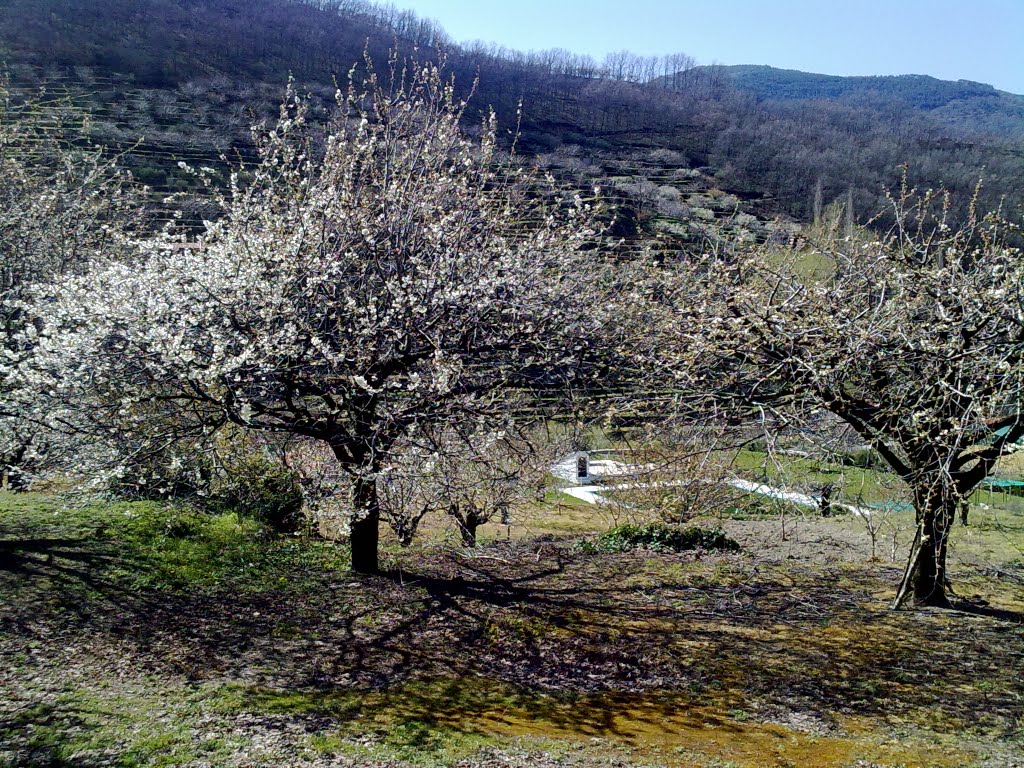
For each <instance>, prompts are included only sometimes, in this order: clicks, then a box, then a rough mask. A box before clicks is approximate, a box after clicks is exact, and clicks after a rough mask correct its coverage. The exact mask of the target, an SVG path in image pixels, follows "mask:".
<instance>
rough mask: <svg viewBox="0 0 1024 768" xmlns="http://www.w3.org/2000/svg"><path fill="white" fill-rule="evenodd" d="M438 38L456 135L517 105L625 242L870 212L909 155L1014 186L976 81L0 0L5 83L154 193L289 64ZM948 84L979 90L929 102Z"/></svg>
mask: <svg viewBox="0 0 1024 768" xmlns="http://www.w3.org/2000/svg"><path fill="white" fill-rule="evenodd" d="M439 47H440V48H443V49H444V50H445V51H446V52H447V67H448V68H449V70H451V71H452V72H453V74H454V75H455V77H456V82H457V83H458V84H459V85H460V87H462V88H463V89H464V90H466V91H468V90H469V89H470V88H471V87H472V85H473V83H474V81H477V80H478V85H477V87H476V92H475V94H474V96H473V100H472V102H471V105H472V107H471V109H470V110H469V112H468V113H467V127H468V128H472V125H473V123H477V124H478V121H479V119H480V115H481V113H482V112H484V111H485V110H486V109H487V108H488V107H493V108H494V109H495V110H496V111H497V113H498V117H499V120H500V123H501V125H502V126H503V127H505V128H511V127H513V126H515V124H516V120H517V117H516V112H517V106H518V104H519V102H520V101H522V104H523V120H522V136H521V140H520V144H519V146H520V149H521V150H522V151H524V152H525V153H528V154H532V155H533V156H535V157H537V158H538V159H539V161H540V162H541V163H542V164H544V165H545V166H546V167H548V168H550V169H552V171H553V172H554V173H555V174H556V175H558V176H560V177H562V178H564V179H566V180H567V181H569V182H570V183H579V184H580V185H581V186H582V185H586V187H589V186H591V185H592V184H594V183H600V184H601V185H602V186H603V187H604V188H605V189H611V190H614V193H615V195H617V197H618V199H619V200H621V201H622V203H623V207H622V210H623V211H624V214H623V215H621V216H620V217H619V219H618V220H619V222H620V225H621V226H622V227H623V228H624V229H625V230H626V232H625V233H626V234H628V233H629V232H630V231H632V232H635V233H637V234H643V233H646V234H654V235H658V236H659V237H662V236H665V237H669V236H671V237H672V238H674V239H676V240H680V239H681V240H683V241H685V240H687V239H697V240H700V239H702V238H704V237H706V236H707V234H708V232H709V230H711V229H714V228H715V227H714V226H713V225H716V223H717V224H719V225H721V226H726V227H728V226H733V225H735V224H736V223H737V222H741V223H742V222H748V223H749V222H750V221H752V220H753V219H757V220H758V221H761V222H765V221H768V220H769V219H772V218H774V217H777V216H780V215H781V216H783V217H792V218H794V219H797V220H806V219H808V218H810V217H811V214H812V201H813V200H814V199H815V197H816V195H815V191H816V190H817V189H819V188H820V189H821V196H820V197H821V199H822V200H823V201H824V203H825V204H827V203H828V202H829V201H831V200H843V201H847V200H852V201H853V205H854V209H855V212H856V214H857V216H858V218H866V217H867V216H868V215H870V214H872V213H874V212H876V211H877V210H878V209H879V208H880V207H881V205H882V204H883V202H884V201H883V190H884V189H885V188H887V187H888V188H892V187H893V186H895V185H896V184H897V183H898V182H899V179H900V174H901V167H902V166H904V165H905V166H907V168H908V169H909V175H910V180H911V182H912V183H916V184H920V185H922V186H928V187H945V188H948V189H950V190H952V191H954V192H955V193H957V197H958V198H959V199H961V200H966V199H967V198H969V196H970V192H971V190H973V189H974V186H975V184H976V182H977V180H978V178H979V177H980V176H982V175H984V177H985V188H984V189H985V194H986V195H987V196H988V197H987V199H986V200H985V201H983V202H984V203H987V204H989V205H995V204H996V203H997V202H998V201H999V199H1000V197H1001V196H1002V195H1004V194H1006V195H1009V196H1010V201H1011V204H1016V203H1018V202H1019V199H1020V198H1019V194H1020V190H1024V150H1022V142H1021V140H1020V134H1019V130H1020V129H1019V121H1018V122H1014V121H1015V120H1016V119H1017V118H1016V117H1015V115H1016V114H1017V113H1015V112H1014V109H1016V108H1017V107H1015V106H1014V105H1015V104H1017V103H1018V102H1014V101H1013V99H1015V98H1017V97H1010V96H1008V95H1006V94H1000V93H999V92H998V91H995V90H994V89H991V88H989V87H988V86H980V85H976V84H969V85H964V84H956V83H954V84H942V83H940V81H934V80H931V79H930V78H929V79H917V78H910V79H909V80H907V81H906V82H907V83H911V84H915V85H916V90H915V88H910V87H909V86H907V85H903V86H901V87H898V88H897V89H896V91H898V92H897V93H895V94H894V93H889V92H888V91H886V90H885V88H882V87H881V86H878V87H874V88H871V87H865V86H862V85H858V84H857V83H855V82H853V81H854V80H857V81H859V80H862V79H863V80H869V81H872V82H874V81H876V80H877V81H879V82H887V81H888V80H889V79H886V78H856V79H848V78H845V79H844V78H838V79H837V80H839V81H841V82H840V83H838V84H830V85H828V87H829V88H833V89H835V92H834V93H831V94H830V93H829V92H828V91H827V88H826V85H815V83H817V82H818V78H819V77H820V76H813V75H803V74H802V73H801V74H800V76H799V77H797V75H796V74H794V73H787V76H786V77H782V76H781V75H777V74H773V73H778V72H779V71H778V70H770V69H767V70H765V69H762V68H739V69H736V68H720V67H697V66H695V62H693V60H692V59H690V58H689V57H688V56H686V55H685V54H676V55H673V56H664V57H658V58H650V57H642V56H635V55H632V54H629V53H626V52H619V53H616V54H613V55H610V56H608V57H607V58H606V59H605V60H604V61H602V62H596V61H593V60H592V59H590V58H589V57H586V56H578V55H574V54H572V53H569V52H567V51H561V50H554V51H542V52H532V53H521V52H517V51H510V50H507V49H502V48H498V47H496V46H489V45H485V44H472V45H468V46H459V45H455V44H453V43H452V42H451V41H450V40H449V39H448V36H447V35H446V33H445V32H444V30H443V29H441V28H439V27H438V26H437V25H436V24H434V23H431V22H429V21H425V20H423V19H420V18H418V17H417V16H416V15H415V14H414V13H411V12H407V11H398V10H396V9H395V8H393V7H391V6H382V5H377V4H374V3H371V2H367V0H0V61H2V62H3V63H4V65H5V66H6V70H7V73H8V76H9V79H10V82H11V84H12V86H13V87H14V89H15V90H16V91H20V92H23V93H38V92H39V91H40V89H45V90H46V92H47V93H48V94H49V95H50V96H64V97H65V98H67V99H70V100H71V101H73V102H74V103H75V104H77V105H79V106H81V107H83V108H84V109H85V110H87V111H88V112H89V113H91V119H90V121H89V128H90V136H91V138H92V139H93V140H95V141H99V142H101V143H103V144H106V145H109V146H111V147H119V148H125V149H129V150H130V152H129V153H128V155H127V156H126V163H127V164H129V165H130V166H131V169H132V170H133V171H134V172H135V173H136V175H137V176H138V177H139V178H141V179H142V180H143V181H145V182H146V183H147V184H149V185H151V186H152V187H153V189H154V195H163V194H164V193H166V192H168V191H174V190H177V189H181V188H183V187H186V186H187V185H188V183H189V179H188V178H187V177H184V176H183V175H182V174H181V172H180V171H179V170H178V168H177V163H178V161H179V160H185V161H189V162H192V163H195V164H210V163H211V162H216V161H217V160H218V158H219V156H220V155H221V153H227V154H230V155H234V156H241V157H245V156H246V155H247V154H248V153H250V152H251V144H250V135H249V126H250V125H251V124H252V123H253V122H254V121H256V120H260V119H273V117H274V116H275V115H276V114H277V105H278V103H279V101H280V98H281V96H282V94H283V90H284V86H285V82H286V80H287V77H288V75H289V73H291V74H292V75H294V77H295V78H296V80H297V82H298V84H299V87H300V88H301V89H303V90H308V91H309V92H310V93H311V94H312V95H313V97H314V100H315V101H317V102H318V103H320V104H322V105H323V106H324V107H325V108H326V107H327V105H328V104H329V103H330V102H331V101H332V100H333V95H334V91H335V82H336V81H338V80H341V81H342V82H343V81H344V79H345V77H346V75H347V73H348V71H349V70H350V69H351V68H352V67H353V65H354V64H356V63H357V62H361V61H362V60H363V58H364V55H368V56H369V57H370V58H371V59H372V60H374V61H375V62H376V67H377V68H378V70H380V71H386V69H387V55H388V51H389V49H392V48H397V49H398V50H400V51H401V52H402V53H403V54H412V53H413V52H414V51H415V52H416V53H415V55H417V56H419V57H425V56H433V55H435V52H436V50H437V49H438V48H439ZM787 77H788V78H789V80H787ZM808 78H809V80H808ZM804 80H807V82H806V84H805V85H803V86H800V85H799V83H801V82H804ZM893 80H894V81H898V82H899V83H903V82H904V79H903V78H894V79H893ZM790 81H791V82H792V83H793V84H792V85H791V86H786V87H785V88H784V87H783V85H782V83H785V82H790ZM847 81H849V82H847ZM822 82H825V81H822ZM759 83H760V85H758V84H759ZM772 83H778V84H777V85H772ZM828 83H831V79H829V80H828ZM950 87H954V88H957V89H959V91H958V92H962V93H964V94H967V93H974V92H975V91H977V95H975V96H971V97H970V98H967V97H966V96H965V97H964V98H951V99H946V100H945V101H942V103H941V104H940V103H938V101H935V103H934V104H933V103H932V102H931V101H928V97H927V93H929V92H931V91H935V92H936V93H940V94H942V93H946V92H947V91H948V90H949V88H950ZM801 88H803V90H802V91H801ZM787 89H788V90H787ZM816 89H817V90H816ZM890 90H892V89H890ZM911 92H913V93H916V94H917V95H916V96H913V97H911V96H910V95H908V94H909V93H911ZM783 94H790V95H787V96H783ZM801 94H802V95H801ZM942 98H946V97H945V96H943V97H942ZM939 101H941V99H939ZM979 105H989V106H990V107H991V108H987V107H986V109H987V111H986V110H983V109H982V108H981V106H979ZM992 105H996V106H992ZM998 105H1002V106H998ZM976 107H977V110H978V111H977V115H976V116H973V115H974V113H972V112H971V110H972V109H975V108H976ZM997 107H998V108H997ZM1000 109H1001V110H1003V111H1002V112H1000V111H999V110H1000ZM1000 115H1002V117H1000ZM1014 126H1018V127H1016V128H1015V127H1014ZM200 213H201V212H198V211H197V212H196V213H195V216H196V217H199V216H200ZM743 217H746V218H743ZM758 234H763V232H761V233H758Z"/></svg>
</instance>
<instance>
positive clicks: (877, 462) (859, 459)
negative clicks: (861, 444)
mask: <svg viewBox="0 0 1024 768" xmlns="http://www.w3.org/2000/svg"><path fill="white" fill-rule="evenodd" d="M842 464H843V466H846V467H859V468H861V469H887V468H888V466H889V465H888V464H887V463H886V461H885V459H883V458H882V454H880V453H879V452H878V451H876V450H875V449H874V448H860V449H858V450H856V451H853V452H852V453H848V454H846V455H845V456H843V457H842Z"/></svg>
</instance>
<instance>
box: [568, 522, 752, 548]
mask: <svg viewBox="0 0 1024 768" xmlns="http://www.w3.org/2000/svg"><path fill="white" fill-rule="evenodd" d="M577 549H578V550H579V551H581V552H604V553H612V552H628V551H630V550H634V549H647V550H651V551H653V552H685V551H688V550H693V549H713V550H720V551H723V552H738V551H739V549H740V545H739V544H737V543H736V542H735V541H733V540H732V539H730V538H729V537H728V536H726V535H725V533H724V532H723V531H721V530H719V529H717V528H716V529H707V528H698V527H696V526H691V527H689V528H676V527H674V526H671V525H665V524H663V523H651V524H649V525H620V526H618V527H617V528H612V529H611V530H609V531H607V532H606V533H603V534H601V536H599V537H598V538H597V539H592V540H588V541H583V542H580V544H579V545H578V546H577Z"/></svg>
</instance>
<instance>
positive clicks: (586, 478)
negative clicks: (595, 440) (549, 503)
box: [551, 451, 634, 485]
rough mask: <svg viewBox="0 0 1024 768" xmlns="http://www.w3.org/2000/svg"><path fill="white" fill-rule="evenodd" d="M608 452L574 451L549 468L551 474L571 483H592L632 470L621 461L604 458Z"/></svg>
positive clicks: (628, 472)
mask: <svg viewBox="0 0 1024 768" xmlns="http://www.w3.org/2000/svg"><path fill="white" fill-rule="evenodd" d="M610 453H612V451H574V452H573V453H570V454H569V455H567V456H564V457H563V458H562V459H560V460H559V461H558V463H557V464H555V466H553V467H552V468H551V474H552V475H554V476H555V477H558V478H561V479H562V480H567V481H568V482H570V483H572V484H573V485H593V484H594V483H601V482H604V481H605V480H607V479H608V478H610V477H621V476H623V475H628V474H630V472H631V471H633V469H634V468H632V467H630V466H629V465H627V464H624V463H622V462H621V461H615V460H614V459H609V458H604V457H606V456H607V455H608V454H610Z"/></svg>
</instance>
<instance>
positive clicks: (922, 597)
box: [895, 493, 959, 608]
mask: <svg viewBox="0 0 1024 768" xmlns="http://www.w3.org/2000/svg"><path fill="white" fill-rule="evenodd" d="M958 506H959V504H958V502H957V501H956V500H955V499H954V498H953V497H952V495H951V494H949V493H946V494H943V493H928V494H919V495H918V497H917V500H916V501H915V507H916V509H917V525H918V529H917V536H916V537H915V539H914V546H913V547H912V548H911V553H910V559H909V560H908V562H907V570H906V573H905V574H904V578H903V584H902V586H901V587H900V592H899V594H898V595H897V597H896V604H895V605H896V607H899V606H900V605H901V604H902V603H904V602H905V601H906V599H907V598H908V597H910V596H911V590H912V594H913V601H914V604H915V605H927V606H934V607H938V608H948V607H949V606H950V603H949V597H948V596H947V593H946V586H947V576H946V551H947V548H948V544H949V532H950V529H951V528H952V527H953V521H954V520H955V519H956V513H957V508H958Z"/></svg>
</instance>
